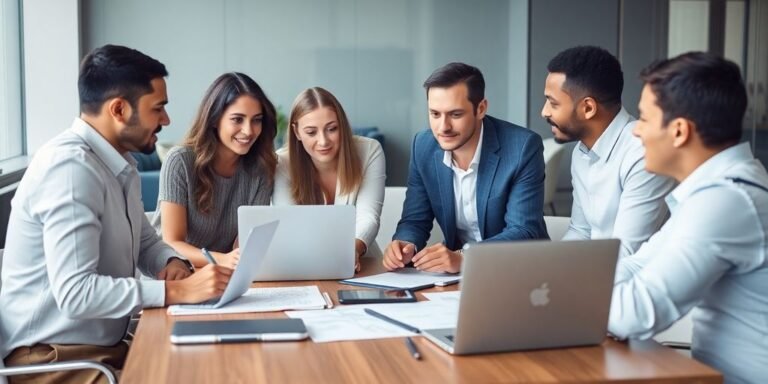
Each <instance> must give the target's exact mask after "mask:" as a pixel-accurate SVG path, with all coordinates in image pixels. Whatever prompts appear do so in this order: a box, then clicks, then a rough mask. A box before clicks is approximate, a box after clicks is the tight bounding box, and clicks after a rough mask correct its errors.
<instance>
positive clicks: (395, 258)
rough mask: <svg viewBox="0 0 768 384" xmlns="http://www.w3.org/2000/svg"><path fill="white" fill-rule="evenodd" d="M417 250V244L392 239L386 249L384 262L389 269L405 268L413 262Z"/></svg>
mask: <svg viewBox="0 0 768 384" xmlns="http://www.w3.org/2000/svg"><path fill="white" fill-rule="evenodd" d="M415 250H416V246H415V245H413V244H411V243H409V242H407V241H400V240H392V242H391V243H389V245H388V246H387V249H386V250H385V251H384V257H383V258H382V264H384V268H386V269H387V270H388V271H392V270H395V269H398V268H403V267H405V265H406V264H408V263H410V262H411V258H413V253H414V251H415Z"/></svg>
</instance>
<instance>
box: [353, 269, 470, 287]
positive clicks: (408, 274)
mask: <svg viewBox="0 0 768 384" xmlns="http://www.w3.org/2000/svg"><path fill="white" fill-rule="evenodd" d="M459 281H461V275H458V274H451V273H431V272H422V271H419V270H418V269H415V268H403V269H400V270H398V271H395V272H385V273H380V274H378V275H371V276H365V277H358V278H354V279H347V280H341V281H339V283H342V284H348V285H356V286H360V287H368V288H381V289H410V290H413V291H416V290H419V289H427V288H432V287H435V286H438V287H444V286H446V285H451V284H456V283H458V282H459Z"/></svg>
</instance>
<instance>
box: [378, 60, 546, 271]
mask: <svg viewBox="0 0 768 384" xmlns="http://www.w3.org/2000/svg"><path fill="white" fill-rule="evenodd" d="M424 88H425V89H426V90H427V104H428V106H429V125H430V128H431V131H428V130H424V131H422V132H419V133H418V134H416V137H415V139H414V140H413V148H412V150H411V163H410V169H409V174H408V190H407V192H406V195H405V203H404V204H403V213H402V217H401V219H400V222H399V223H398V224H397V230H396V231H395V235H394V236H393V240H392V242H391V243H390V244H389V246H388V247H387V249H386V250H385V251H384V261H383V264H384V266H385V267H386V268H387V269H388V270H394V269H397V268H402V267H404V266H405V265H406V264H408V263H410V262H413V265H414V266H415V267H416V268H417V269H419V270H422V271H429V272H454V273H455V272H459V270H460V269H461V261H462V258H463V256H462V250H463V246H464V245H466V244H468V243H472V242H480V241H496V240H523V239H546V238H548V236H547V230H546V227H545V226H544V217H543V210H542V206H543V204H544V202H543V199H544V157H543V150H544V147H543V145H542V142H541V137H540V136H539V135H537V134H536V133H534V132H532V131H530V130H527V129H525V128H522V127H520V126H517V125H514V124H511V123H508V122H506V121H503V120H499V119H496V118H494V117H491V116H486V111H487V110H488V101H487V100H486V99H485V95H484V94H485V80H484V79H483V74H482V73H481V72H480V70H478V69H477V68H475V67H473V66H470V65H467V64H463V63H450V64H448V65H446V66H444V67H442V68H438V69H437V70H435V72H433V73H432V75H430V76H429V78H428V79H427V80H426V81H425V82H424ZM435 218H436V219H437V223H438V224H439V225H440V228H441V229H442V231H443V234H444V235H445V242H444V243H441V244H435V245H432V246H430V247H426V248H425V247H424V246H425V244H426V242H427V239H428V238H429V233H430V231H431V230H432V221H433V219H435ZM417 251H418V252H417Z"/></svg>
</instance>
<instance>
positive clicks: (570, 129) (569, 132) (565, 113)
mask: <svg viewBox="0 0 768 384" xmlns="http://www.w3.org/2000/svg"><path fill="white" fill-rule="evenodd" d="M565 80H566V79H565V74H563V73H550V74H549V75H547V80H546V82H545V83H544V97H545V101H544V107H542V109H541V117H542V118H544V120H546V121H547V123H548V124H549V125H550V126H551V127H552V135H554V137H555V141H556V142H558V143H561V144H562V143H567V142H571V141H577V140H581V139H582V137H583V136H584V134H585V128H584V127H583V124H582V123H581V122H580V121H579V119H578V116H577V114H576V105H575V104H574V100H573V98H572V97H571V95H569V94H568V93H567V92H566V91H565V90H563V85H564V84H565Z"/></svg>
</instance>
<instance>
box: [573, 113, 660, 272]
mask: <svg viewBox="0 0 768 384" xmlns="http://www.w3.org/2000/svg"><path fill="white" fill-rule="evenodd" d="M634 127H635V119H634V118H633V117H632V116H631V115H630V114H629V113H627V111H626V110H624V108H622V109H621V110H620V111H619V113H618V114H616V117H614V118H613V121H611V124H609V125H608V128H606V130H605V131H604V132H603V134H602V135H600V138H599V139H598V140H597V141H596V142H595V145H593V146H592V149H591V150H590V149H589V148H587V147H586V146H585V145H584V143H582V142H579V143H578V144H577V145H576V147H575V148H574V149H573V155H572V158H571V175H572V184H573V208H572V210H571V224H570V226H569V228H568V232H566V234H565V235H564V237H563V239H564V240H587V239H608V238H616V239H619V240H621V248H620V249H619V256H620V257H623V256H626V255H631V254H633V253H634V252H635V251H637V249H638V248H640V245H641V244H642V243H643V242H645V241H646V240H648V238H650V237H651V235H652V234H653V233H654V232H656V231H657V230H658V229H659V228H660V227H661V225H662V224H663V223H664V221H665V220H666V219H667V217H668V211H667V207H666V206H665V205H664V196H666V195H667V193H669V191H671V190H672V188H674V186H675V182H674V180H672V179H669V178H667V177H663V176H657V175H654V174H651V173H649V172H647V171H646V170H645V160H643V153H644V152H643V145H642V143H641V142H640V139H638V138H636V137H634V136H633V135H632V129H633V128H634Z"/></svg>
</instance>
